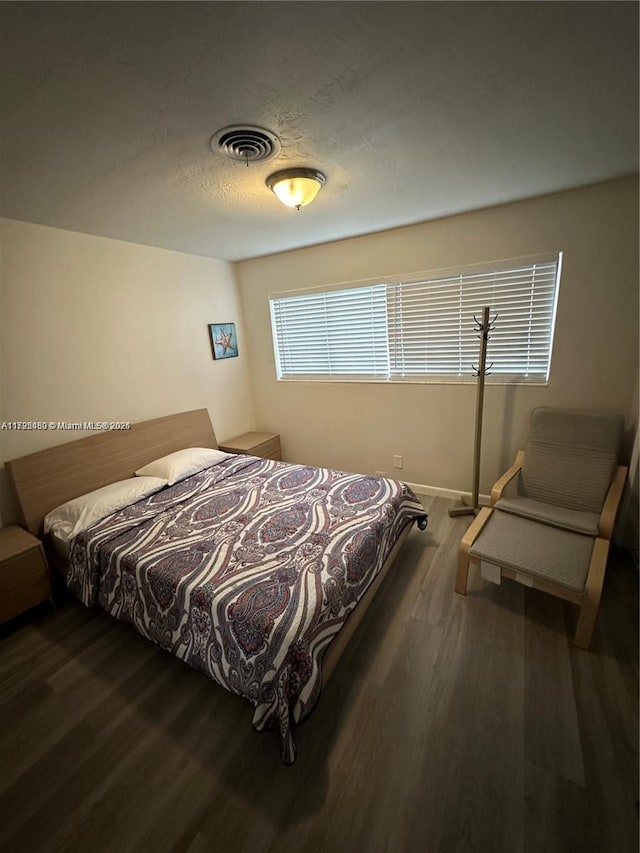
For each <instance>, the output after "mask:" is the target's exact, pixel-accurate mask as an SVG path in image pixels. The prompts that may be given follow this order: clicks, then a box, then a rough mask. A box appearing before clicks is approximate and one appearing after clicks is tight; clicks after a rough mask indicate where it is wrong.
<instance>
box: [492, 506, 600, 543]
mask: <svg viewBox="0 0 640 853" xmlns="http://www.w3.org/2000/svg"><path fill="white" fill-rule="evenodd" d="M496 509H501V510H503V511H504V512H511V513H513V514H514V515H521V516H522V517H523V518H531V519H533V520H534V521H542V522H544V523H545V524H551V525H553V526H554V527H561V528H562V529H563V530H573V531H575V532H576V533H586V534H587V535H588V536H597V535H598V526H599V525H598V522H599V521H600V515H599V514H598V513H597V512H581V511H579V510H576V509H567V508H566V507H563V506H556V505H555V504H547V503H542V501H535V500H533V498H501V499H500V500H499V501H498V502H497V503H496Z"/></svg>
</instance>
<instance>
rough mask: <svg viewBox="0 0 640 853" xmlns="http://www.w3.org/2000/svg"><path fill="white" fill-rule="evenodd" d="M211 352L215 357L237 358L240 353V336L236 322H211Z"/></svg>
mask: <svg viewBox="0 0 640 853" xmlns="http://www.w3.org/2000/svg"><path fill="white" fill-rule="evenodd" d="M209 335H210V337H211V352H212V353H213V357H214V359H215V360H216V361H217V360H218V359H219V358H235V356H237V355H238V338H237V337H236V324H235V323H209Z"/></svg>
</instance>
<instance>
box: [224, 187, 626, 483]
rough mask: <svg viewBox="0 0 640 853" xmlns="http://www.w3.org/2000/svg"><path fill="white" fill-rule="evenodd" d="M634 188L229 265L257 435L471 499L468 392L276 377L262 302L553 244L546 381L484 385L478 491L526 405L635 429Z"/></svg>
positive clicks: (498, 467)
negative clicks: (613, 420)
mask: <svg viewBox="0 0 640 853" xmlns="http://www.w3.org/2000/svg"><path fill="white" fill-rule="evenodd" d="M637 189H638V184H637V176H636V177H635V178H627V179H621V180H617V181H612V182H607V183H604V184H599V185H596V186H593V187H589V188H585V189H580V190H574V191H570V192H564V193H559V194H555V195H549V196H545V197H540V198H536V199H530V200H527V201H523V202H519V203H515V204H509V205H504V206H500V207H494V208H490V209H486V210H480V211H476V212H473V213H468V214H464V215H460V216H454V217H449V218H446V219H441V220H438V221H433V222H427V223H423V224H420V225H415V226H411V227H407V228H401V229H396V230H393V231H387V232H383V233H379V234H372V235H367V236H364V237H358V238H354V239H350V240H344V241H340V242H335V243H330V244H325V245H322V246H316V247H311V248H307V249H301V250H297V251H293V252H288V253H284V254H279V255H272V256H269V257H264V258H257V259H254V260H250V261H245V262H242V263H240V264H238V275H239V280H240V286H241V293H242V300H243V304H244V306H245V317H246V324H247V333H248V335H249V337H250V339H251V355H250V368H251V373H252V381H253V386H254V403H255V409H256V419H257V422H258V425H259V427H260V428H264V429H270V430H275V431H277V432H279V433H281V436H282V444H283V449H284V454H285V458H286V459H288V460H292V461H300V462H304V463H308V464H319V465H326V466H329V467H337V468H345V469H349V470H353V471H361V472H368V473H373V472H374V471H377V470H381V471H386V472H387V474H389V475H390V476H394V474H397V475H398V476H400V477H402V479H405V480H407V481H408V482H413V483H420V484H426V485H428V486H435V487H438V488H444V489H451V490H453V491H454V492H457V491H469V490H470V488H471V479H472V473H471V469H472V454H473V426H474V410H475V388H474V387H473V386H460V385H404V384H402V385H400V384H395V385H394V384H364V383H359V384H337V383H334V384H330V383H310V382H278V381H277V380H276V375H275V368H274V359H273V347H272V340H271V328H270V319H269V304H268V296H269V294H270V293H274V292H278V291H283V290H290V289H291V290H293V289H296V288H304V287H310V286H318V285H323V284H330V283H334V282H343V281H345V282H346V281H350V280H356V279H363V278H371V277H375V276H385V275H393V274H396V273H401V272H411V271H422V270H430V269H438V268H445V267H453V266H458V265H464V264H472V263H478V262H484V261H489V260H493V259H502V258H512V257H519V256H524V255H535V254H538V253H543V252H551V251H557V250H562V251H563V252H564V261H563V270H562V282H561V286H560V295H559V303H558V314H557V324H556V334H555V344H554V350H553V361H552V370H551V379H550V382H549V385H548V386H546V387H525V386H488V388H487V391H486V395H485V418H484V433H483V453H482V476H481V491H485V492H486V491H487V490H488V489H489V487H490V484H491V483H492V482H493V481H494V480H495V479H496V477H497V476H498V475H499V473H501V472H502V471H503V470H504V468H505V467H506V466H507V465H508V463H510V461H511V460H512V458H513V456H514V455H515V452H516V450H517V449H518V447H519V446H520V445H521V444H522V442H523V440H524V438H525V436H526V433H527V425H528V419H529V415H530V412H531V410H532V409H533V408H534V407H535V406H541V405H562V406H572V407H582V408H595V409H602V410H610V411H615V412H620V413H622V414H623V415H624V416H625V418H626V421H627V425H628V427H629V429H630V430H631V428H632V427H633V428H635V426H634V425H635V423H636V421H637V413H636V411H635V406H634V403H633V394H634V385H635V382H636V377H637V364H638V194H637ZM298 215H300V216H304V215H305V213H304V211H303V212H301V213H300V214H298ZM627 443H628V444H629V446H630V440H629V438H627ZM393 454H402V455H403V456H404V468H403V470H402V471H401V472H395V471H394V468H393V467H392V456H393Z"/></svg>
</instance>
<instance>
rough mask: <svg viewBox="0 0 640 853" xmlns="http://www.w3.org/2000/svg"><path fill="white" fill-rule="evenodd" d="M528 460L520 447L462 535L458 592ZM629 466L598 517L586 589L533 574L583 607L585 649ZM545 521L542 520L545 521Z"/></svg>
mask: <svg viewBox="0 0 640 853" xmlns="http://www.w3.org/2000/svg"><path fill="white" fill-rule="evenodd" d="M523 462H524V451H523V450H520V451H518V454H517V456H516V458H515V461H514V463H513V465H512V466H511V467H510V468H509V469H508V470H507V471H505V473H504V474H503V475H502V476H501V477H500V478H499V479H498V480H496V482H495V484H494V486H493V488H492V490H491V506H488V507H483V509H481V510H480V512H479V513H478V515H477V516H476V518H475V520H474V521H473V523H472V524H471V526H470V527H469V529H468V530H467V532H466V533H465V535H464V536H463V537H462V541H461V542H460V550H459V553H458V568H457V572H456V585H455V589H456V592H458V593H460V595H466V594H467V582H468V579H469V567H470V565H471V564H472V563H473V564H478V563H479V561H478V560H476V559H474V558H473V557H472V556H470V555H469V549H470V548H471V546H472V545H473V543H474V542H475V540H476V539H477V537H478V536H479V535H480V532H481V531H482V529H483V527H484V526H485V524H487V522H488V521H489V519H490V518H491V516H492V514H493V512H494V507H495V504H496V503H497V501H499V500H500V498H501V497H502V494H503V492H504V489H505V488H506V486H507V484H508V483H509V482H511V480H513V478H514V477H516V476H517V475H518V473H519V472H520V469H521V468H522V465H523ZM627 470H628V469H627V468H626V467H625V466H624V465H619V466H618V468H617V470H616V473H615V476H614V478H613V480H612V481H611V485H610V486H609V490H608V492H607V496H606V498H605V500H604V504H603V505H602V511H601V512H600V518H599V521H598V535H597V536H594V537H593V551H592V552H591V560H590V562H589V569H588V571H587V579H586V581H585V588H584V592H581V593H578V592H572V591H571V590H568V589H565V588H564V587H562V586H560V585H559V584H554V583H552V582H551V581H547V580H542V579H539V578H534V577H531V580H532V581H533V587H534V588H535V589H539V590H541V591H542V592H547V593H549V594H550V595H555V596H557V597H558V598H563V599H565V600H566V601H570V602H571V603H572V604H575V605H577V606H578V607H579V608H580V613H579V616H578V624H577V626H576V633H575V637H574V643H575V644H576V646H579V647H580V648H582V649H588V648H589V645H590V643H591V637H592V635H593V629H594V626H595V623H596V619H597V616H598V609H599V608H600V598H601V596H602V586H603V583H604V573H605V570H606V567H607V557H608V555H609V545H610V544H611V537H612V535H613V525H614V523H615V519H616V513H617V511H618V506H619V505H620V499H621V498H622V492H623V489H624V484H625V482H626V479H627ZM542 523H543V522H540V524H542ZM500 573H501V575H502V576H503V577H507V578H512V579H516V576H517V573H516V572H514V571H512V570H511V569H507V568H501V570H500Z"/></svg>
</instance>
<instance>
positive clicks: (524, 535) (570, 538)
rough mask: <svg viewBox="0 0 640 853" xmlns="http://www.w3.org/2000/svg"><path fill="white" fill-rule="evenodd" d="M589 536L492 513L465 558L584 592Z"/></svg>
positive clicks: (592, 538) (591, 547)
mask: <svg viewBox="0 0 640 853" xmlns="http://www.w3.org/2000/svg"><path fill="white" fill-rule="evenodd" d="M594 541H595V540H594V537H593V536H585V535H583V534H582V533H574V532H573V531H570V530H561V529H560V528H559V527H549V526H548V525H546V524H541V523H540V522H538V521H531V520H530V519H528V518H522V517H520V516H518V515H513V514H512V513H508V512H501V511H500V510H497V509H496V510H494V511H493V513H492V514H491V518H490V519H489V521H488V522H487V523H486V524H485V526H484V527H483V528H482V530H481V531H480V534H479V535H478V536H477V537H476V540H475V542H474V543H473V545H472V546H471V548H469V554H470V555H471V556H472V557H474V558H476V559H479V560H486V561H488V562H490V563H495V564H496V565H498V566H501V567H502V568H507V569H512V570H513V571H515V572H518V573H520V574H525V575H531V576H532V577H533V578H534V580H535V579H536V578H540V579H542V580H546V581H550V582H551V583H555V584H558V585H559V586H562V587H565V588H566V589H569V590H571V591H572V592H584V587H585V582H586V579H587V572H588V570H589V563H590V561H591V552H592V551H593V543H594Z"/></svg>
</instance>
